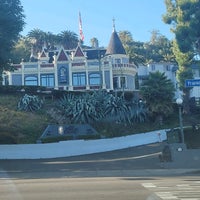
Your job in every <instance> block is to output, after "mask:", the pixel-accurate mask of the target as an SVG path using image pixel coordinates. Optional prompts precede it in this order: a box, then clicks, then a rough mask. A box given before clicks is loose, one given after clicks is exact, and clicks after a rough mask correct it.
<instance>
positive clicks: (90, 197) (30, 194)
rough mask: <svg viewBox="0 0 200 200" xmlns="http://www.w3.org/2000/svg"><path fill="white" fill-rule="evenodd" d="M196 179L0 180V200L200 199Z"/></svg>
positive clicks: (199, 185) (183, 177) (190, 177)
mask: <svg viewBox="0 0 200 200" xmlns="http://www.w3.org/2000/svg"><path fill="white" fill-rule="evenodd" d="M199 188H200V180H199V176H197V177H195V176H181V177H156V178H155V177H145V178H138V177H97V178H96V177H94V178H66V177H65V178H50V179H49V178H47V179H44V178H40V179H5V178H4V179H2V178H1V179H0V200H40V199H41V200H55V199H56V200H66V199H70V200H80V199H81V200H94V199H95V200H167V199H170V200H173V199H177V200H183V199H184V200H186V199H187V200H200V190H199Z"/></svg>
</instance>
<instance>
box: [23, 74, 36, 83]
mask: <svg viewBox="0 0 200 200" xmlns="http://www.w3.org/2000/svg"><path fill="white" fill-rule="evenodd" d="M24 84H25V85H38V78H37V76H27V77H25V80H24Z"/></svg>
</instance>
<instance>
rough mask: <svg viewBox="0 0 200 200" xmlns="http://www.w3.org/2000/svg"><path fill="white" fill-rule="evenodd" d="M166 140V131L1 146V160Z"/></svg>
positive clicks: (53, 155) (97, 151) (73, 153)
mask: <svg viewBox="0 0 200 200" xmlns="http://www.w3.org/2000/svg"><path fill="white" fill-rule="evenodd" d="M163 140H166V131H165V130H160V131H153V132H149V133H141V134H136V135H129V136H124V137H118V138H110V139H98V140H72V141H62V142H58V143H47V144H16V145H0V159H39V158H59V157H68V156H76V155H84V154H92V153H99V152H106V151H112V150H117V149H124V148H128V147H134V146H140V145H144V144H151V143H156V142H161V141H163Z"/></svg>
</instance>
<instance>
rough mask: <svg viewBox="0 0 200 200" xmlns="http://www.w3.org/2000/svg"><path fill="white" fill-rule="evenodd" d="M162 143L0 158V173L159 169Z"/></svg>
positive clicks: (116, 172) (96, 173) (90, 173)
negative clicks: (54, 155)
mask: <svg viewBox="0 0 200 200" xmlns="http://www.w3.org/2000/svg"><path fill="white" fill-rule="evenodd" d="M163 145H164V144H162V143H157V144H151V145H146V146H139V147H134V148H127V149H123V150H117V151H111V152H105V153H97V154H90V155H83V156H74V157H67V158H57V159H38V160H0V177H3V176H9V177H13V178H58V177H66V176H67V177H79V176H81V177H91V176H93V177H94V176H112V174H113V175H114V176H115V175H121V174H122V173H123V174H124V175H125V174H126V173H128V172H132V171H133V170H140V171H142V170H144V169H148V170H151V169H162V166H161V163H160V161H159V159H158V154H159V153H160V152H161V150H162V148H163ZM77 148H78V147H77ZM111 172H112V174H111ZM119 173H120V174H119ZM127 175H129V174H127Z"/></svg>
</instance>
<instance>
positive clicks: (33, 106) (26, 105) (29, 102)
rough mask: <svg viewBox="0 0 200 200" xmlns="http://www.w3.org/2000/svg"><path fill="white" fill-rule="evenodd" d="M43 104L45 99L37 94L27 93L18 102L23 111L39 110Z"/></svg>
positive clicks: (19, 108)
mask: <svg viewBox="0 0 200 200" xmlns="http://www.w3.org/2000/svg"><path fill="white" fill-rule="evenodd" d="M42 105H43V101H42V100H41V99H40V98H39V97H38V96H35V95H32V96H31V95H28V94H25V95H24V96H23V97H22V98H21V99H20V101H19V102H18V106H17V107H18V110H23V111H32V112H33V111H36V110H39V109H40V108H41V107H42Z"/></svg>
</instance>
